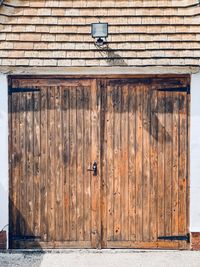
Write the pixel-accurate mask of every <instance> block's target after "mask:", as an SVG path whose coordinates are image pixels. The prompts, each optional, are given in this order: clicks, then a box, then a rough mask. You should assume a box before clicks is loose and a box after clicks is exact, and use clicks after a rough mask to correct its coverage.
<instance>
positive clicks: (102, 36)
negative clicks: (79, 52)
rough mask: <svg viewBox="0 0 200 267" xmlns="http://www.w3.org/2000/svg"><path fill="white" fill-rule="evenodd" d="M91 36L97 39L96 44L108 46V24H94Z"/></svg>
mask: <svg viewBox="0 0 200 267" xmlns="http://www.w3.org/2000/svg"><path fill="white" fill-rule="evenodd" d="M91 35H92V38H94V39H95V44H96V45H98V46H103V45H104V44H106V38H107V37H108V23H101V22H99V23H92V24H91Z"/></svg>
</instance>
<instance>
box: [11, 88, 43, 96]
mask: <svg viewBox="0 0 200 267" xmlns="http://www.w3.org/2000/svg"><path fill="white" fill-rule="evenodd" d="M32 92H40V89H37V88H9V89H8V94H9V95H11V94H13V93H32Z"/></svg>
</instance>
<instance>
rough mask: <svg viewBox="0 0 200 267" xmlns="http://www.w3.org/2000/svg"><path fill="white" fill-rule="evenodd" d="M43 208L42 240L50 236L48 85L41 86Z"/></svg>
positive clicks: (41, 214)
mask: <svg viewBox="0 0 200 267" xmlns="http://www.w3.org/2000/svg"><path fill="white" fill-rule="evenodd" d="M40 90H41V113H40V114H41V122H40V123H41V172H40V174H41V178H40V179H41V181H40V187H41V190H40V192H41V209H40V217H41V240H42V241H47V236H48V210H47V206H48V202H47V200H48V198H47V194H48V180H49V177H48V168H49V165H48V148H47V146H48V143H47V140H48V117H47V116H48V106H47V105H48V100H49V98H48V97H47V92H48V89H47V87H41V89H40Z"/></svg>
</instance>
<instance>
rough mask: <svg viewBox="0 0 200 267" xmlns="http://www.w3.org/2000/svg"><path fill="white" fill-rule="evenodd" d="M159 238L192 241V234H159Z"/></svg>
mask: <svg viewBox="0 0 200 267" xmlns="http://www.w3.org/2000/svg"><path fill="white" fill-rule="evenodd" d="M158 239H159V240H171V241H187V242H188V243H189V242H190V234H187V235H172V236H159V237H158Z"/></svg>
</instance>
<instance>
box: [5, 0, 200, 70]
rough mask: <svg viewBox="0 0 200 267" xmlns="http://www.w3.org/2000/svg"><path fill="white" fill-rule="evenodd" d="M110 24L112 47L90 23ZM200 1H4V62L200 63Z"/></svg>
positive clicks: (160, 64) (72, 64)
mask: <svg viewBox="0 0 200 267" xmlns="http://www.w3.org/2000/svg"><path fill="white" fill-rule="evenodd" d="M98 21H102V22H108V23H109V37H108V47H105V48H104V49H99V48H97V47H95V45H94V41H93V39H92V37H91V35H90V24H91V23H93V22H98ZM199 63H200V6H199V1H197V0H190V1H187V0H179V1H178V0H176V1H172V0H165V1H164V0H163V1H155V0H146V1H142V0H135V1H129V0H101V1H97V0H86V1H83V0H82V1H81V0H74V1H70V0H60V1H57V0H52V1H50V0H46V1H45V0H36V1H34V0H23V1H22V0H17V1H14V0H5V1H4V2H3V5H2V6H1V7H0V64H1V65H2V66H44V67H45V66H47V67H48V66H60V67H62V66H112V65H114V66H194V67H195V66H199Z"/></svg>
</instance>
